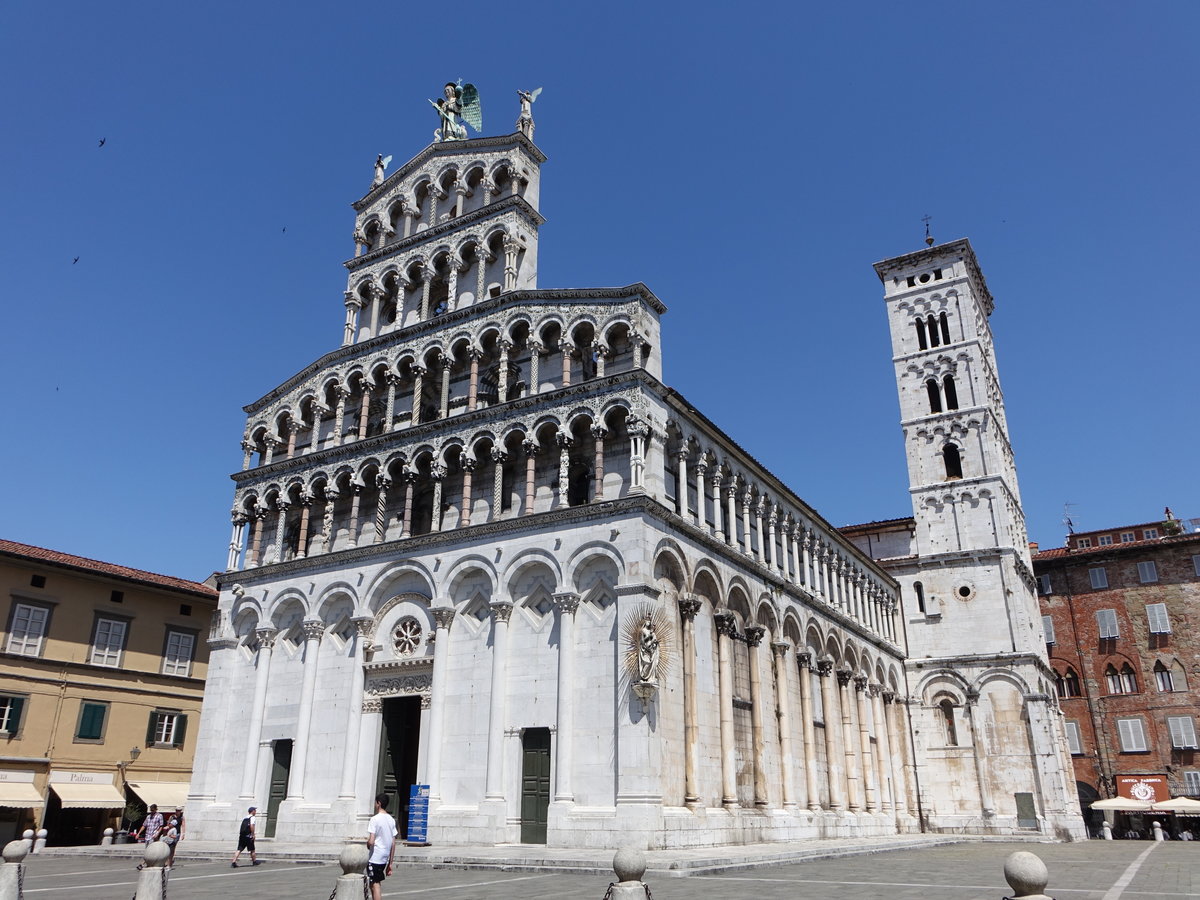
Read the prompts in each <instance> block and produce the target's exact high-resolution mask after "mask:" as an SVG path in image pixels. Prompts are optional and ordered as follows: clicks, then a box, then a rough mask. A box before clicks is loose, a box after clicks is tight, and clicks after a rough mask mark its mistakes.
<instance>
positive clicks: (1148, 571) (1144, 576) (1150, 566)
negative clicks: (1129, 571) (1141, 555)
mask: <svg viewBox="0 0 1200 900" xmlns="http://www.w3.org/2000/svg"><path fill="white" fill-rule="evenodd" d="M1138 580H1139V581H1141V583H1142V584H1150V583H1152V582H1155V581H1158V566H1156V565H1155V564H1154V560H1152V559H1148V560H1146V561H1145V562H1140V563H1138Z"/></svg>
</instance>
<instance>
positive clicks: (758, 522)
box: [752, 497, 775, 566]
mask: <svg viewBox="0 0 1200 900" xmlns="http://www.w3.org/2000/svg"><path fill="white" fill-rule="evenodd" d="M766 508H767V507H766V502H765V501H764V500H763V498H762V497H759V498H758V502H757V503H756V504H754V537H755V538H756V545H757V549H754V558H755V559H756V560H758V562H760V563H761V564H762V565H764V566H766V565H770V562H769V559H770V556H772V555H774V552H775V551H774V550H771V548H769V547H768V546H767V545H766V544H765V543H764V542H763V513H765V512H766ZM752 549H753V548H752ZM768 551H770V552H769V553H768Z"/></svg>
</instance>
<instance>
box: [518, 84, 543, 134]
mask: <svg viewBox="0 0 1200 900" xmlns="http://www.w3.org/2000/svg"><path fill="white" fill-rule="evenodd" d="M541 92H542V89H541V88H536V89H535V90H532V91H521V90H518V91H517V96H518V97H520V98H521V115H520V116H518V117H517V131H521V132H524V133H525V136H526V137H527V138H529V139H530V140H533V102H534V101H535V100H537V98H538V94H540V93H541Z"/></svg>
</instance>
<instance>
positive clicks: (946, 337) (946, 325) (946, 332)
mask: <svg viewBox="0 0 1200 900" xmlns="http://www.w3.org/2000/svg"><path fill="white" fill-rule="evenodd" d="M939 322H940V323H941V326H942V343H943V344H948V343H950V320H949V319H947V318H946V314H945V313H942V315H941V316H940V317H939Z"/></svg>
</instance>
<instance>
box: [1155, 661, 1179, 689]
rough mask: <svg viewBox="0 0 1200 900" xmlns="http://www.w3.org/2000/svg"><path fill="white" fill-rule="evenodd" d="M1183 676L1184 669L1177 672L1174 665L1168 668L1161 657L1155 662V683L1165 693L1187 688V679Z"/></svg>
mask: <svg viewBox="0 0 1200 900" xmlns="http://www.w3.org/2000/svg"><path fill="white" fill-rule="evenodd" d="M1177 675H1178V676H1179V677H1177ZM1182 676H1183V672H1182V671H1178V672H1177V670H1176V669H1175V667H1174V666H1171V667H1169V668H1168V667H1167V666H1166V665H1165V664H1164V663H1163V661H1162V660H1161V659H1160V660H1159V661H1158V662H1156V663H1155V664H1154V683H1155V684H1156V685H1157V686H1158V689H1159V690H1160V691H1162V692H1164V693H1166V692H1168V691H1184V690H1187V680H1186V679H1184V678H1183V677H1182ZM1177 682H1178V683H1177Z"/></svg>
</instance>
